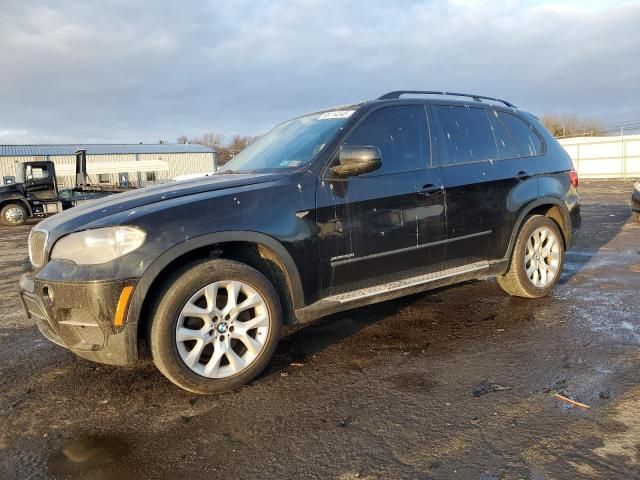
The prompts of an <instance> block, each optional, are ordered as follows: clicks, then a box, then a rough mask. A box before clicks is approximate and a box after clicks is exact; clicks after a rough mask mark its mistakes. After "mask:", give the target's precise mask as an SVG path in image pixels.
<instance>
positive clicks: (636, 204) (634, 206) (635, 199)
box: [631, 182, 640, 220]
mask: <svg viewBox="0 0 640 480" xmlns="http://www.w3.org/2000/svg"><path fill="white" fill-rule="evenodd" d="M631 211H632V212H635V214H636V218H637V219H638V220H640V182H636V183H634V184H633V191H632V192H631Z"/></svg>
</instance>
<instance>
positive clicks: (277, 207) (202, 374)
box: [20, 91, 580, 393]
mask: <svg viewBox="0 0 640 480" xmlns="http://www.w3.org/2000/svg"><path fill="white" fill-rule="evenodd" d="M407 96H408V98H407ZM401 97H404V98H401ZM577 185H578V178H577V175H576V172H575V171H574V170H573V168H572V163H571V159H570V158H569V156H568V155H567V154H566V153H565V151H564V150H563V149H562V147H561V146H560V145H559V144H558V143H557V142H556V141H555V140H554V138H553V137H552V136H551V135H550V134H549V132H547V130H545V129H544V127H543V126H542V125H541V124H540V123H539V122H538V120H537V119H536V118H535V117H534V116H532V115H530V114H528V113H526V112H523V111H521V110H518V109H517V108H516V107H514V106H513V105H512V104H510V103H509V102H507V101H504V100H498V99H494V98H489V97H481V96H477V95H465V94H445V93H443V92H421V91H398V92H391V93H389V94H386V95H384V96H382V97H380V98H379V99H377V100H373V101H367V102H364V103H360V104H356V105H351V106H345V107H338V108H334V109H330V110H325V111H321V112H317V113H313V114H310V115H305V116H302V117H299V118H295V119H293V120H290V121H288V122H285V123H283V124H281V125H279V126H277V127H275V128H274V129H273V130H271V131H270V132H269V133H267V134H266V135H264V136H263V137H261V138H260V139H259V140H258V141H257V142H255V143H254V144H252V145H251V146H249V147H248V148H247V149H246V150H244V151H243V152H242V153H240V154H239V155H237V156H236V157H235V158H234V159H233V160H232V161H231V162H229V163H228V164H227V165H225V166H224V167H223V168H222V169H221V170H219V171H218V172H217V173H216V174H213V175H211V176H208V177H203V178H201V179H195V180H188V181H183V182H175V183H172V184H167V185H160V186H156V187H151V188H146V189H142V190H138V191H133V192H129V193H123V194H119V195H116V196H113V197H108V198H105V199H103V200H97V201H95V202H92V203H89V204H87V205H84V206H80V207H76V208H73V209H71V210H68V211H65V212H63V213H60V214H58V215H56V216H54V217H51V218H48V219H46V220H44V221H43V222H41V223H40V224H39V225H37V226H36V227H35V228H34V229H33V231H32V232H31V235H30V238H29V255H30V263H31V266H30V267H29V268H28V269H29V270H30V271H29V272H27V273H25V274H24V275H23V277H22V279H21V282H20V291H21V297H22V299H23V301H24V306H25V308H26V311H27V313H28V315H29V316H31V317H33V318H35V319H36V321H37V324H38V326H39V328H40V330H41V331H42V333H43V334H44V335H45V336H46V337H47V338H48V339H50V340H51V341H53V342H55V343H57V344H60V345H62V346H64V347H67V348H69V349H71V350H72V351H73V352H75V353H76V354H78V355H80V356H82V357H84V358H87V359H90V360H94V361H98V362H104V363H110V364H116V365H126V364H132V363H134V362H136V360H137V359H138V357H139V347H140V346H141V345H143V344H146V345H147V348H148V350H149V351H150V352H151V355H152V357H153V360H154V362H155V364H156V365H157V367H158V368H159V369H160V371H161V372H162V373H163V374H164V375H165V376H166V377H167V378H168V379H169V380H171V381H172V382H174V383H175V384H176V385H178V386H180V387H182V388H184V389H186V390H189V391H192V392H197V393H216V392H222V391H225V390H230V389H233V388H236V387H239V386H241V385H243V384H245V383H246V382H248V381H250V380H251V379H253V378H254V377H255V376H256V375H258V374H259V373H260V371H261V370H263V369H264V368H265V366H266V365H267V364H268V362H269V359H270V357H271V356H272V354H273V352H274V350H275V348H276V344H277V343H278V340H279V337H280V332H281V326H282V325H283V324H293V323H296V322H305V321H309V320H313V319H316V318H319V317H322V316H324V315H328V314H332V313H335V312H338V311H341V310H345V309H349V308H353V307H358V306H362V305H365V304H370V303H374V302H380V301H383V300H388V299H391V298H395V297H399V296H403V295H407V294H411V293H415V292H418V291H423V290H427V289H431V288H436V287H441V286H444V285H448V284H452V283H457V282H462V281H466V280H469V279H477V278H484V277H490V276H495V277H496V278H497V281H498V285H500V287H502V289H503V290H505V291H506V292H507V293H508V294H510V295H517V296H521V297H529V298H535V297H541V296H543V295H546V294H548V293H549V291H550V290H551V289H552V288H553V287H554V286H555V285H556V283H557V282H558V279H559V277H560V273H561V271H562V266H563V260H564V252H565V250H566V249H567V248H569V247H570V245H571V240H572V235H573V233H574V231H575V230H576V229H577V228H578V227H579V225H580V206H579V199H578V192H577Z"/></svg>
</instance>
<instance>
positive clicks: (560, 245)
mask: <svg viewBox="0 0 640 480" xmlns="http://www.w3.org/2000/svg"><path fill="white" fill-rule="evenodd" d="M563 265H564V238H563V236H562V233H561V232H560V229H559V228H558V225H557V224H556V223H555V222H554V221H553V220H551V219H550V218H548V217H544V216H542V215H533V216H531V217H528V218H527V219H526V220H525V222H524V224H523V225H522V228H521V229H520V232H519V233H518V238H517V239H516V244H515V246H514V248H513V253H512V255H511V263H510V265H509V270H507V272H506V273H505V274H504V275H500V276H498V277H496V280H497V281H498V285H500V287H501V288H502V289H503V290H504V291H505V292H507V293H508V294H509V295H511V296H516V297H525V298H540V297H544V296H546V295H548V294H549V293H550V292H551V290H553V288H554V287H555V286H556V285H557V283H558V281H559V280H560V274H561V273H562V267H563Z"/></svg>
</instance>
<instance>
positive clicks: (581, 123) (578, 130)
mask: <svg viewBox="0 0 640 480" xmlns="http://www.w3.org/2000/svg"><path fill="white" fill-rule="evenodd" d="M540 121H541V122H542V124H543V125H544V126H545V127H546V128H547V130H549V131H550V132H551V134H552V135H553V136H554V137H556V138H567V137H597V136H602V135H606V133H607V132H606V129H605V128H604V126H603V125H602V123H601V122H599V121H597V120H592V119H588V118H578V117H576V116H575V115H553V114H551V115H543V116H542V118H540Z"/></svg>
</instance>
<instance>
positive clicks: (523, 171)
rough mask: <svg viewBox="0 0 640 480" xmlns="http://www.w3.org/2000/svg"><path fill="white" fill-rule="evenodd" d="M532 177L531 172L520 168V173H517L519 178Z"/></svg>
mask: <svg viewBox="0 0 640 480" xmlns="http://www.w3.org/2000/svg"><path fill="white" fill-rule="evenodd" d="M529 177H531V174H529V172H527V171H525V170H520V171H519V172H518V174H517V175H516V178H517V179H518V180H526V179H527V178H529Z"/></svg>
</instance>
